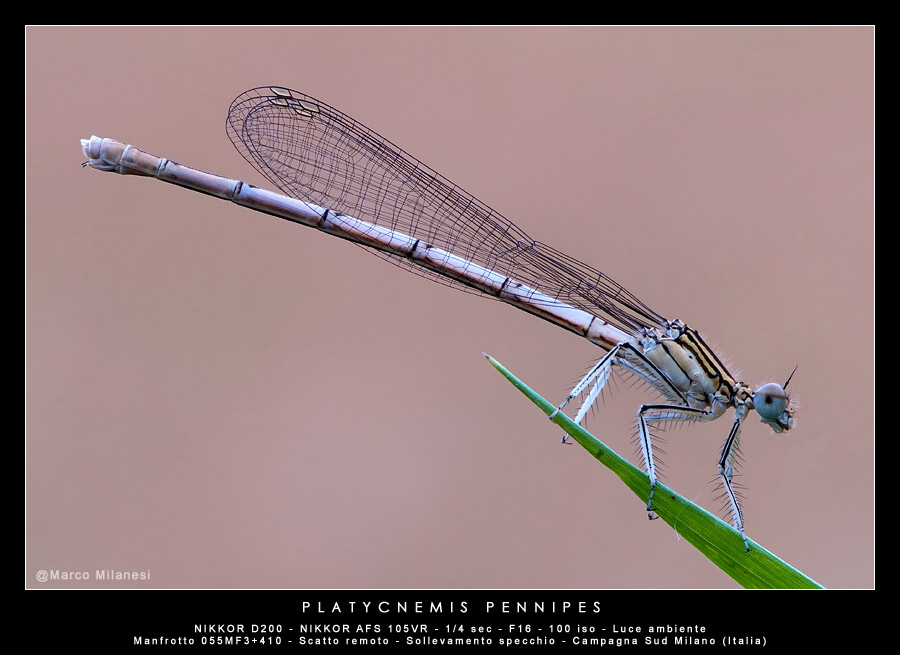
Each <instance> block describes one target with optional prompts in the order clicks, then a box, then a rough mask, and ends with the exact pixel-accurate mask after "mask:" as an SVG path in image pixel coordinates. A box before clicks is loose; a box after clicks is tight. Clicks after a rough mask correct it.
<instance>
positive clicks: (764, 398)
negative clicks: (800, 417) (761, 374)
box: [753, 382, 788, 421]
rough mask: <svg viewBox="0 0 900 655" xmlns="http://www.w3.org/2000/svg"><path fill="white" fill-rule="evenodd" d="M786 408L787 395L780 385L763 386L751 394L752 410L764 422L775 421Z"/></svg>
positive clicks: (771, 383)
mask: <svg viewBox="0 0 900 655" xmlns="http://www.w3.org/2000/svg"><path fill="white" fill-rule="evenodd" d="M787 406H788V395H787V392H786V391H785V390H784V388H783V387H782V386H781V385H780V384H775V383H774V382H770V383H769V384H764V385H763V386H761V387H760V388H759V389H757V390H756V393H754V394H753V408H754V409H755V410H756V411H757V413H758V414H759V416H760V418H762V419H763V420H765V421H777V420H778V419H779V418H780V417H781V415H782V414H783V413H784V410H786V409H787Z"/></svg>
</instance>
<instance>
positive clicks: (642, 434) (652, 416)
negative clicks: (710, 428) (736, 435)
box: [638, 405, 719, 520]
mask: <svg viewBox="0 0 900 655" xmlns="http://www.w3.org/2000/svg"><path fill="white" fill-rule="evenodd" d="M718 416H719V415H718V414H715V413H714V412H711V411H709V410H705V409H695V408H693V407H687V406H685V405H641V406H640V407H639V408H638V441H639V442H640V445H641V455H642V456H643V459H644V470H645V471H646V472H647V476H648V477H649V478H650V497H649V498H648V499H647V517H648V518H649V519H650V520H653V519H655V518H656V515H655V514H654V513H653V492H654V491H655V490H656V481H657V478H656V464H655V462H654V459H653V441H652V440H651V438H650V425H651V424H652V423H661V422H664V421H712V420H714V419H716V418H718Z"/></svg>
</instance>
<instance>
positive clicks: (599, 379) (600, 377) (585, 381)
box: [550, 344, 621, 443]
mask: <svg viewBox="0 0 900 655" xmlns="http://www.w3.org/2000/svg"><path fill="white" fill-rule="evenodd" d="M620 346H621V344H619V346H616V347H615V348H613V349H612V350H610V351H609V352H608V353H606V355H604V356H603V358H602V359H601V360H600V361H599V362H597V364H596V365H595V366H594V367H593V368H592V369H591V370H590V371H588V373H587V375H585V376H584V377H583V378H581V381H580V382H579V383H578V384H576V385H575V387H574V388H573V389H572V391H570V392H569V395H568V396H566V399H565V400H564V401H562V404H560V406H559V407H557V408H556V410H555V411H554V412H553V413H552V414H550V420H553V418H554V417H555V416H556V415H557V414H558V413H559V412H561V411H562V409H563V407H565V406H566V405H567V404H568V403H569V401H570V400H572V399H573V398H575V397H576V396H579V395H581V394H582V393H583V392H584V390H585V389H586V388H587V386H588V385H591V384H592V385H593V386H592V387H591V390H590V392H589V393H588V395H587V397H586V398H585V400H584V402H583V403H582V404H581V407H580V408H579V410H578V413H577V414H576V415H575V418H574V419H573V420H574V421H575V423H577V424H578V425H581V421H582V420H583V419H584V416H585V414H587V411H588V409H590V407H591V405H593V404H594V401H595V400H597V396H599V395H600V393H601V392H602V391H603V387H604V386H606V382H607V380H609V374H610V370H611V369H612V365H613V364H614V363H615V362H616V354H617V353H618V352H619V347H620ZM568 438H569V435H568V434H564V435H563V438H562V441H563V443H567V441H568Z"/></svg>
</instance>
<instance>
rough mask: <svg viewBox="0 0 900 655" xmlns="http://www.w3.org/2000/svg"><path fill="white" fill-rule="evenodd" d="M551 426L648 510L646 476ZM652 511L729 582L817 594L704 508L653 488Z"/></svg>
mask: <svg viewBox="0 0 900 655" xmlns="http://www.w3.org/2000/svg"><path fill="white" fill-rule="evenodd" d="M483 354H484V357H485V358H486V359H487V360H488V361H489V362H490V363H491V366H493V367H494V368H495V369H497V370H498V371H499V372H500V373H501V374H502V375H503V376H504V377H505V378H506V379H507V380H509V381H510V382H511V383H512V384H513V386H515V387H516V388H517V389H518V390H519V391H521V392H522V393H523V394H524V395H525V396H526V397H527V398H528V399H529V400H531V402H533V403H534V404H535V405H537V406H538V407H539V408H540V409H541V411H543V412H544V413H545V414H546V415H548V416H550V415H552V414H553V412H555V411H556V406H555V405H553V404H552V403H550V402H548V401H546V400H545V399H544V398H542V397H541V396H540V395H539V394H538V393H536V392H535V391H533V390H532V389H531V388H530V387H528V385H526V384H525V383H524V382H522V381H521V380H519V379H518V378H517V377H516V376H515V375H513V374H512V373H511V372H510V371H509V370H507V369H506V368H505V367H504V366H503V365H502V364H500V363H499V362H498V361H497V360H495V359H494V358H493V357H491V356H490V355H488V354H486V353H483ZM552 420H553V422H554V423H556V424H557V425H559V426H560V427H561V428H563V429H564V430H565V431H566V432H567V433H568V434H569V435H571V437H572V438H573V439H574V440H575V441H576V442H577V443H578V444H580V445H581V446H582V447H583V448H584V449H585V450H587V451H588V452H589V453H590V454H591V455H593V456H594V457H595V458H596V459H597V460H599V461H600V462H601V463H602V464H603V465H604V466H606V467H607V468H609V469H610V470H611V471H612V472H613V473H615V474H616V475H617V476H618V477H619V478H620V479H621V480H622V482H624V483H625V485H626V486H627V487H628V488H629V489H631V490H632V491H633V492H634V494H635V495H636V496H637V497H638V498H640V499H641V501H642V502H643V504H644V507H646V504H647V501H648V499H649V496H650V481H649V478H648V477H647V474H646V473H644V472H643V471H642V470H640V469H639V468H637V467H636V466H634V465H633V464H631V462H629V461H628V460H627V459H625V458H624V457H622V456H620V455H619V454H618V453H616V452H615V451H613V450H612V449H611V448H609V447H608V446H607V445H606V444H604V443H603V442H602V441H600V440H599V439H597V438H596V437H594V436H593V435H592V434H590V433H589V432H587V431H586V430H585V429H584V428H582V427H581V426H580V425H577V424H576V423H574V422H573V421H572V420H571V419H570V418H569V417H568V416H566V415H565V414H563V413H562V412H558V413H557V414H556V416H554V417H553V419H552ZM653 505H654V511H655V513H656V514H657V516H659V517H660V518H661V519H662V520H663V521H664V522H666V523H667V524H669V525H670V526H672V528H673V529H675V531H676V532H677V533H678V534H679V535H680V536H681V537H682V538H684V539H685V541H687V542H688V543H690V544H691V545H693V546H694V547H695V548H696V549H697V550H699V551H700V552H701V553H703V554H704V555H705V556H706V557H707V559H709V560H710V561H711V562H712V563H713V564H715V565H716V566H718V567H719V568H720V569H722V570H723V571H724V572H725V573H726V574H728V575H729V576H730V577H731V578H732V579H734V580H735V581H736V582H738V583H739V584H741V585H742V586H744V587H747V588H766V589H786V588H791V589H821V588H823V587H822V586H821V585H820V584H819V583H817V582H815V581H814V580H812V579H811V578H809V577H808V576H806V575H804V574H803V573H801V572H800V571H798V570H797V569H795V568H794V567H792V566H790V565H789V564H787V563H786V562H784V561H783V560H782V559H780V558H779V557H777V556H775V555H774V554H772V553H770V552H769V551H768V550H766V549H765V548H763V547H762V546H760V545H758V544H756V543H755V542H753V541H751V542H750V543H751V548H750V552H749V553H748V552H747V551H746V550H745V548H744V544H743V540H742V539H741V537H740V534H739V533H738V531H737V530H735V529H734V528H733V527H732V526H730V525H729V524H727V523H725V522H724V521H722V520H721V519H719V518H718V517H716V516H713V515H712V514H710V513H709V512H707V511H706V510H705V509H703V508H702V507H699V506H698V505H695V504H694V503H692V502H691V501H689V500H687V499H686V498H684V497H683V496H681V495H679V494H678V493H676V492H674V491H673V490H671V489H669V488H668V487H666V486H665V485H663V484H661V483H657V486H656V491H655V493H654V496H653Z"/></svg>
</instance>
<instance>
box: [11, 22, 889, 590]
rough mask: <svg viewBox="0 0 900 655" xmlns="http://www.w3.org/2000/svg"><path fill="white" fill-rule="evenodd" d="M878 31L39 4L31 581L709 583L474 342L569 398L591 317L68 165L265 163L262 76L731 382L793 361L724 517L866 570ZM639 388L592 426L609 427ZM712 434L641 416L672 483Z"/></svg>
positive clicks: (709, 458) (612, 436)
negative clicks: (207, 19) (492, 296)
mask: <svg viewBox="0 0 900 655" xmlns="http://www.w3.org/2000/svg"><path fill="white" fill-rule="evenodd" d="M873 56H874V55H873V32H872V30H871V29H868V28H745V29H738V28H712V29H709V28H707V29H690V28H688V29H683V28H679V29H667V28H657V29H649V28H648V29H644V28H554V29H548V28H505V29H500V28H496V29H495V28H471V29H469V28H433V29H432V28H406V29H402V28H390V29H387V28H368V29H367V28H259V29H246V28H234V29H220V28H208V29H198V28H34V29H28V30H27V31H26V150H25V156H26V176H27V177H26V203H27V204H26V255H27V265H26V320H27V323H26V357H27V359H26V393H27V396H26V420H27V426H26V440H25V445H26V473H27V483H26V567H25V569H26V571H25V574H26V585H27V586H31V587H36V586H40V587H46V586H52V585H51V584H39V583H37V582H35V575H36V572H37V571H38V570H40V569H59V570H78V571H81V570H89V571H91V572H93V571H94V570H95V569H127V570H132V569H138V570H145V569H149V570H150V571H151V576H152V577H151V581H150V582H149V583H138V584H134V585H132V586H136V587H165V588H171V587H254V588H256V587H299V588H318V587H363V588H396V587H403V588H406V587H417V588H418V587H451V588H456V587H472V588H484V587H516V588H519V587H528V588H547V587H552V588H570V587H576V588H583V587H592V588H619V587H628V588H631V587H733V586H735V585H734V583H733V582H732V581H731V580H730V579H729V578H728V577H726V576H725V575H724V574H723V573H721V572H720V571H719V570H718V569H716V568H714V567H713V566H711V565H710V564H709V563H708V562H707V561H706V560H705V559H704V558H703V557H702V556H701V555H699V554H698V553H697V552H696V551H695V550H694V549H693V547H691V546H690V545H689V544H687V543H686V542H684V541H680V540H679V539H678V537H677V535H676V534H675V533H674V532H673V531H672V530H671V529H670V528H668V527H667V526H666V525H665V524H663V523H662V522H654V523H650V522H648V521H647V519H646V515H645V513H644V512H643V511H642V506H641V503H640V501H639V500H637V499H636V498H635V497H634V496H633V495H632V494H631V492H630V491H628V490H627V489H626V488H625V487H624V486H623V485H622V484H621V483H620V482H619V481H618V479H617V478H615V477H614V476H613V475H612V474H611V473H610V472H609V471H608V470H607V469H605V468H604V467H602V466H601V465H599V464H598V463H597V462H596V461H595V460H593V459H592V458H591V457H590V456H588V455H587V454H585V453H584V452H583V451H582V450H581V449H580V448H578V447H577V446H576V447H571V448H565V447H562V446H560V445H559V436H560V434H559V432H558V430H557V429H556V428H554V427H552V426H551V425H550V423H549V422H548V421H547V419H546V418H545V417H544V415H543V414H541V413H540V412H539V411H538V410H537V409H536V408H535V407H534V406H533V405H531V404H530V403H529V402H528V401H527V400H526V399H525V398H524V397H523V396H521V395H520V394H519V393H518V392H516V391H515V390H514V389H513V388H512V387H511V386H510V385H509V384H508V383H507V382H506V381H504V380H503V379H502V378H501V377H500V376H499V375H498V374H497V373H496V372H495V371H494V370H493V369H492V368H491V367H490V366H489V365H488V364H487V362H486V361H485V360H484V359H483V358H482V357H481V353H482V351H486V352H488V353H491V354H492V355H494V356H495V357H497V358H498V359H499V360H500V361H501V362H503V363H504V364H506V365H507V366H508V367H509V368H510V369H511V370H513V371H514V372H515V373H517V374H518V375H520V376H521V377H522V378H523V379H524V380H525V381H527V382H529V383H530V384H532V386H533V387H534V388H535V389H536V390H537V391H539V392H541V393H542V394H544V395H545V396H546V397H547V398H549V399H552V400H559V399H562V397H563V396H564V395H565V393H566V391H567V389H568V388H569V386H570V385H571V384H572V383H573V382H574V381H575V380H576V379H577V378H579V377H580V376H581V374H582V373H583V371H584V370H585V369H586V368H587V367H588V365H589V364H590V363H591V362H592V361H594V360H595V358H597V357H598V355H599V354H600V351H599V350H598V349H596V348H595V347H593V346H591V345H590V344H589V343H587V342H586V341H583V340H580V339H578V338H576V337H574V336H572V335H570V334H567V333H565V332H563V331H561V330H559V329H558V328H556V327H554V326H552V325H550V324H548V323H544V322H542V321H539V320H536V319H534V318H532V317H530V316H528V315H527V314H524V313H521V312H518V311H516V310H514V309H512V308H510V307H508V306H506V305H503V304H501V303H497V302H491V301H487V300H484V299H480V298H477V297H474V296H471V295H467V294H463V293H459V292H456V291H452V290H450V289H447V288H445V287H442V286H439V285H435V284H434V283H432V282H428V281H426V280H423V279H421V278H419V277H416V276H412V275H409V274H407V273H404V272H403V271H402V270H400V269H398V268H396V267H392V266H390V265H388V264H386V263H384V262H383V261H380V260H379V259H377V258H375V257H372V256H370V255H369V254H367V253H365V252H364V251H363V250H362V249H360V248H356V247H353V246H351V245H349V244H348V243H346V242H343V241H340V240H337V239H333V238H331V237H328V236H325V235H322V234H319V233H316V232H314V231H312V230H309V229H304V228H301V227H298V226H293V225H290V224H288V223H286V222H283V221H279V220H276V219H272V218H269V217H265V216H262V215H259V214H255V213H253V212H250V211H248V210H245V209H242V208H240V207H237V206H234V205H230V204H228V203H225V202H221V201H217V200H213V199H211V198H209V197H205V196H202V195H199V194H195V193H190V192H187V191H184V190H181V189H178V188H175V187H172V186H170V185H165V184H161V183H159V182H156V181H154V180H149V179H140V178H124V177H116V176H113V175H110V174H101V173H99V172H97V171H94V170H90V169H82V168H81V167H80V164H81V162H82V160H83V157H82V155H81V152H80V150H79V143H78V140H79V138H82V137H89V136H90V135H91V134H97V135H99V136H104V137H113V138H116V139H119V140H121V141H125V142H128V143H133V144H135V145H137V146H138V147H140V148H143V149H145V150H148V151H150V152H152V153H155V154H157V155H162V156H166V157H170V158H172V159H175V160H177V161H181V162H182V163H185V164H188V165H191V166H195V167H198V168H202V169H206V170H210V171H213V172H216V173H219V174H222V175H227V176H230V177H236V178H239V179H244V180H247V181H249V182H252V183H256V184H262V182H263V180H262V178H261V176H259V175H258V174H257V173H256V172H255V171H254V170H253V169H252V168H250V166H249V165H248V164H246V163H245V162H244V160H243V159H241V157H240V156H239V155H238V154H237V153H236V151H235V150H234V149H233V148H232V146H231V143H230V142H229V141H228V139H227V137H226V136H225V132H224V121H225V112H226V110H227V108H228V105H229V103H230V102H231V100H232V99H233V98H234V97H235V96H236V95H238V94H239V93H241V92H242V91H244V90H246V89H248V88H251V87H254V86H260V85H267V84H277V85H282V86H288V87H291V88H295V89H298V90H300V91H303V92H306V93H308V94H310V95H312V96H314V97H316V98H319V99H321V100H323V101H324V102H327V103H329V104H331V105H333V106H335V107H337V108H339V109H341V110H342V111H344V112H346V113H348V114H350V115H351V116H353V117H354V118H356V119H357V120H359V121H361V122H362V123H364V124H365V125H368V126H370V127H372V128H373V129H375V130H376V131H378V132H380V133H381V134H383V135H385V136H387V137H388V138H390V139H391V140H392V141H394V142H395V143H397V144H399V145H401V146H402V147H404V148H405V149H406V150H408V151H410V152H411V153H412V154H413V155H415V156H417V157H419V158H421V159H422V160H423V161H425V162H426V163H428V164H429V165H431V166H432V167H433V168H435V169H436V170H438V171H441V172H442V173H443V174H445V175H446V176H447V177H449V178H450V179H451V180H453V181H454V182H456V183H458V184H460V185H461V186H462V187H463V188H465V189H467V190H469V191H471V192H472V193H473V194H475V195H476V196H478V197H479V198H481V199H482V200H484V201H485V202H487V203H488V204H490V205H491V206H493V207H495V208H496V209H498V210H499V211H501V212H502V213H503V214H504V215H506V216H507V217H509V218H511V219H512V220H514V221H515V222H516V223H517V224H519V225H520V226H521V227H523V228H524V229H525V230H526V231H527V232H528V233H529V234H531V235H532V236H534V237H535V238H538V239H540V240H543V241H546V242H549V243H551V244H552V245H554V246H555V247H557V248H559V249H560V250H563V251H565V252H567V253H569V254H571V255H573V256H575V257H577V258H579V259H583V260H585V261H587V262H589V263H591V264H593V265H595V266H597V267H598V268H600V269H602V270H603V271H605V272H608V273H610V274H611V275H613V276H614V277H615V278H616V279H617V280H619V281H621V282H623V283H624V284H625V285H626V286H627V287H628V288H629V289H631V290H632V291H634V292H635V293H636V294H638V295H639V296H640V297H641V298H642V299H643V300H645V301H646V302H647V303H648V304H650V305H651V306H652V307H654V308H655V309H657V310H658V311H660V312H661V313H663V314H665V315H667V316H670V317H673V318H674V317H680V318H683V319H685V320H687V321H688V322H690V323H691V324H692V325H694V326H695V327H698V328H699V329H701V331H702V332H703V334H704V335H705V336H706V337H707V338H708V339H709V340H710V341H712V342H714V343H716V344H719V345H721V347H722V350H723V351H724V353H725V354H726V356H727V357H728V359H729V361H732V362H734V363H735V368H739V369H740V370H741V371H742V372H743V375H744V377H745V379H746V380H747V381H748V382H750V383H751V384H757V383H760V382H763V381H767V380H776V381H783V380H784V379H785V378H786V377H787V375H788V374H789V373H790V371H791V369H793V368H794V366H795V365H798V364H799V369H798V371H797V374H796V375H795V377H794V381H793V382H792V383H791V385H792V387H793V390H794V392H795V393H796V394H797V396H798V397H799V402H800V411H799V414H798V421H797V427H796V429H795V430H794V431H793V432H792V433H791V434H790V435H788V436H773V435H772V434H771V433H770V431H769V430H768V429H767V428H765V427H764V426H762V425H761V424H759V423H758V421H757V420H756V419H755V418H753V419H752V420H751V421H750V422H748V424H747V427H746V428H745V431H744V456H745V459H746V463H745V465H744V466H743V468H742V472H743V473H744V475H743V477H742V478H741V480H742V482H743V483H744V484H745V485H746V486H747V488H748V490H747V500H746V505H745V510H746V522H747V530H748V534H749V535H750V537H751V538H753V539H755V540H757V541H758V542H760V543H761V544H763V545H765V546H766V547H768V548H769V549H770V550H772V551H773V552H775V553H776V554H778V555H779V556H781V557H782V558H784V559H785V560H786V561H788V562H789V563H791V564H793V565H795V566H797V567H798V568H799V569H801V570H802V571H804V572H806V573H807V574H808V575H810V576H811V577H813V578H814V579H816V580H818V581H819V582H821V583H822V584H824V585H826V586H830V587H870V586H873V585H874V389H873V387H874V364H873V360H874V202H873V184H874V181H873V161H874V160H873V150H874V136H873V112H874V104H873V85H874V72H873ZM13 146H14V144H11V147H13ZM9 156H11V157H14V156H15V155H14V153H12V151H11V154H9ZM643 398H645V396H644V395H642V394H641V393H640V392H639V390H634V389H627V388H624V389H621V390H620V391H619V392H617V393H615V394H614V395H613V396H612V397H611V398H608V399H607V403H606V406H605V407H604V408H602V410H601V411H600V412H598V413H597V414H596V415H595V416H594V417H593V418H592V419H591V421H590V422H589V426H588V427H589V428H591V429H592V430H593V431H594V432H595V433H596V434H597V436H598V437H599V438H601V439H603V440H605V441H606V442H607V443H608V444H609V445H610V446H611V447H613V448H615V449H616V450H618V451H619V452H621V453H623V454H625V455H628V456H630V455H631V453H632V446H631V442H630V435H631V432H632V426H633V417H634V411H635V408H636V406H637V404H638V403H639V402H640V401H641V400H642V399H643ZM727 430H728V420H727V419H726V420H723V421H720V422H716V423H714V424H712V425H709V426H702V427H688V428H682V429H679V430H676V431H674V432H673V433H671V435H670V436H669V439H668V442H667V444H666V445H665V446H664V448H665V450H666V451H667V453H668V454H667V456H666V457H665V458H664V459H665V461H666V463H667V465H668V466H667V471H668V474H667V477H666V478H665V481H666V482H667V483H668V484H670V485H671V486H673V487H674V488H675V489H677V490H678V491H680V492H681V493H682V494H684V495H685V496H687V497H689V498H691V499H695V500H696V501H697V502H698V503H699V504H700V505H702V506H704V507H707V508H709V509H711V510H713V511H717V510H718V508H719V507H720V503H719V501H718V500H716V499H715V497H716V495H717V489H716V487H715V485H713V484H712V483H711V481H712V479H713V477H714V475H715V462H716V458H717V456H718V452H719V449H720V447H721V443H722V441H723V439H724V437H725V435H726V433H727ZM55 584H56V585H57V586H62V587H72V586H80V585H79V584H77V583H71V582H69V583H55ZM96 584H97V583H94V582H89V583H85V584H84V585H83V586H94V585H96Z"/></svg>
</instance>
